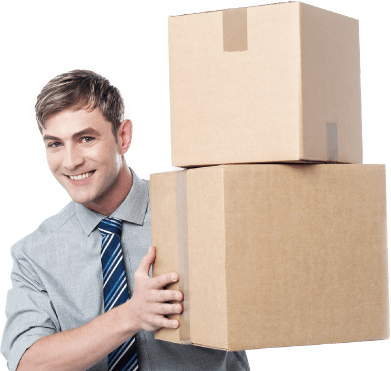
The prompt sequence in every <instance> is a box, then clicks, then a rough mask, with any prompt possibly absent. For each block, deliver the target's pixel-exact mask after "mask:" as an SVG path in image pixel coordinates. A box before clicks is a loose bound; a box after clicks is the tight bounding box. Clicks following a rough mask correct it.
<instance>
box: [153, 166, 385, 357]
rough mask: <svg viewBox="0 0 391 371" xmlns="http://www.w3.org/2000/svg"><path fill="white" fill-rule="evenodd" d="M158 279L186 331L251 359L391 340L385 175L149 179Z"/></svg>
mask: <svg viewBox="0 0 391 371" xmlns="http://www.w3.org/2000/svg"><path fill="white" fill-rule="evenodd" d="M151 212H152V244H153V245H154V246H155V247H156V250H157V257H156V260H155V263H154V266H153V275H154V276H157V275H160V274H163V273H167V272H171V271H176V272H178V273H179V274H180V281H179V283H176V284H174V285H172V286H170V287H169V288H173V289H180V290H182V291H183V292H184V294H185V295H184V296H185V301H184V312H183V314H181V315H180V316H174V317H175V318H178V319H179V320H180V327H179V329H175V330H172V329H170V330H169V329H162V330H159V331H157V332H156V333H155V338H156V339H160V340H166V341H171V342H175V343H190V344H194V345H198V346H204V347H210V348H216V349H224V350H230V351H233V350H246V349H258V348H267V347H284V346H296V345H310V344H325V343H342V342H353V341H364V340H379V339H387V338H389V328H390V325H389V304H388V303H389V299H388V267H387V261H388V260H387V259H388V258H387V225H386V185H385V166H384V165H343V164H313V165H307V164H305V165H304V164H300V165H283V164H256V165H223V166H213V167H204V168H195V169H189V170H184V171H177V172H169V173H161V174H152V175H151Z"/></svg>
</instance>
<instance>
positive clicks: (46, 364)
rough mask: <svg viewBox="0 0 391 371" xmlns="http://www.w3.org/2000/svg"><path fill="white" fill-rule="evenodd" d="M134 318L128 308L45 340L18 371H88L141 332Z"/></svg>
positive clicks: (119, 309) (26, 354)
mask: <svg viewBox="0 0 391 371" xmlns="http://www.w3.org/2000/svg"><path fill="white" fill-rule="evenodd" d="M128 304H130V303H128ZM130 317H131V316H130V313H129V309H128V308H127V305H126V304H124V305H120V306H118V307H117V308H114V309H112V310H110V311H109V312H107V313H104V314H102V315H101V316H99V317H97V318H95V319H94V320H92V321H91V322H89V323H87V324H85V325H83V326H81V327H78V328H76V329H73V330H68V331H63V332H59V333H56V334H53V335H49V336H45V337H43V338H41V339H39V340H38V341H36V342H35V343H34V344H33V345H32V346H31V347H30V348H29V349H28V350H27V351H26V352H25V353H24V355H23V357H22V358H21V360H20V362H19V366H18V369H17V371H35V370H39V371H45V370H56V371H68V370H69V371H71V370H72V371H85V370H86V369H88V368H89V367H91V366H93V365H94V364H96V363H97V362H99V361H100V360H101V359H102V358H104V357H106V356H107V355H108V354H109V353H111V352H112V351H113V350H114V349H116V348H117V347H118V346H119V345H121V344H123V343H124V342H125V341H126V340H127V339H129V338H130V337H132V336H133V335H134V334H135V333H136V332H137V331H139V329H138V328H137V326H136V325H135V322H134V321H132V319H131V318H130Z"/></svg>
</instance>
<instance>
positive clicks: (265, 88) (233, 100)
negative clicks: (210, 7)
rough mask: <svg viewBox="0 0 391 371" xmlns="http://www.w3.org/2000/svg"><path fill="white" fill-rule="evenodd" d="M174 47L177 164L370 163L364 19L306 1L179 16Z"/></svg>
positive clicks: (172, 30) (172, 21)
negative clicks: (366, 159)
mask: <svg viewBox="0 0 391 371" xmlns="http://www.w3.org/2000/svg"><path fill="white" fill-rule="evenodd" d="M169 49H170V56H169V58H170V103H171V145H172V165H173V166H181V167H191V166H204V165H214V164H230V163H259V162H308V161H315V162H316V161H320V162H324V161H329V162H343V163H362V129H361V91H360V50H359V29H358V21H357V20H355V19H352V18H349V17H346V16H342V15H339V14H336V13H333V12H329V11H326V10H322V9H319V8H316V7H313V6H310V5H307V4H303V3H301V2H290V3H280V4H273V5H263V6H257V7H249V8H240V9H228V10H223V11H215V12H207V13H199V14H190V15H183V16H175V17H170V18H169ZM329 123H331V124H332V125H333V126H332V127H331V128H332V129H333V131H332V133H330V132H329V128H328V127H327V126H328V125H330V124H329Z"/></svg>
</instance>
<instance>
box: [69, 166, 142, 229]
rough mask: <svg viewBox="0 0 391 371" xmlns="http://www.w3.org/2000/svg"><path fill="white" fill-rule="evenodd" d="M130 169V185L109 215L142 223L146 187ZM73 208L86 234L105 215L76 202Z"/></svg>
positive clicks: (130, 221)
mask: <svg viewBox="0 0 391 371" xmlns="http://www.w3.org/2000/svg"><path fill="white" fill-rule="evenodd" d="M130 171H131V172H132V178H133V184H132V187H131V188H130V191H129V193H128V195H127V196H126V197H125V199H124V200H123V201H122V203H121V205H119V206H118V208H117V209H116V210H115V211H114V212H113V213H112V214H111V215H110V217H114V218H117V219H121V220H124V221H127V222H129V223H135V224H139V225H142V224H143V222H144V217H145V213H146V211H147V206H148V196H149V192H148V187H147V185H146V184H145V182H144V181H143V180H141V179H140V178H139V177H138V176H137V175H136V173H135V172H134V171H133V170H132V169H130ZM75 210H76V215H77V218H78V219H79V222H80V224H81V226H82V228H83V230H84V232H85V233H86V235H87V236H88V235H90V234H91V232H92V231H93V230H94V229H95V228H96V226H97V225H98V224H99V223H100V221H101V220H103V219H105V218H106V216H105V215H102V214H99V213H97V212H96V211H92V210H91V209H89V208H87V207H85V206H84V205H82V204H79V203H76V202H75Z"/></svg>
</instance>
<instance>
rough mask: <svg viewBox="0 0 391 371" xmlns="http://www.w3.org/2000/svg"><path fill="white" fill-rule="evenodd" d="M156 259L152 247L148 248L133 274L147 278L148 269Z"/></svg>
mask: <svg viewBox="0 0 391 371" xmlns="http://www.w3.org/2000/svg"><path fill="white" fill-rule="evenodd" d="M155 257H156V250H155V248H154V247H153V246H150V247H149V249H148V252H147V253H146V254H145V255H144V257H143V258H142V259H141V263H140V265H139V267H138V269H137V271H136V272H135V274H141V275H143V276H148V277H149V269H150V268H151V265H152V263H153V261H154V260H155Z"/></svg>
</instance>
